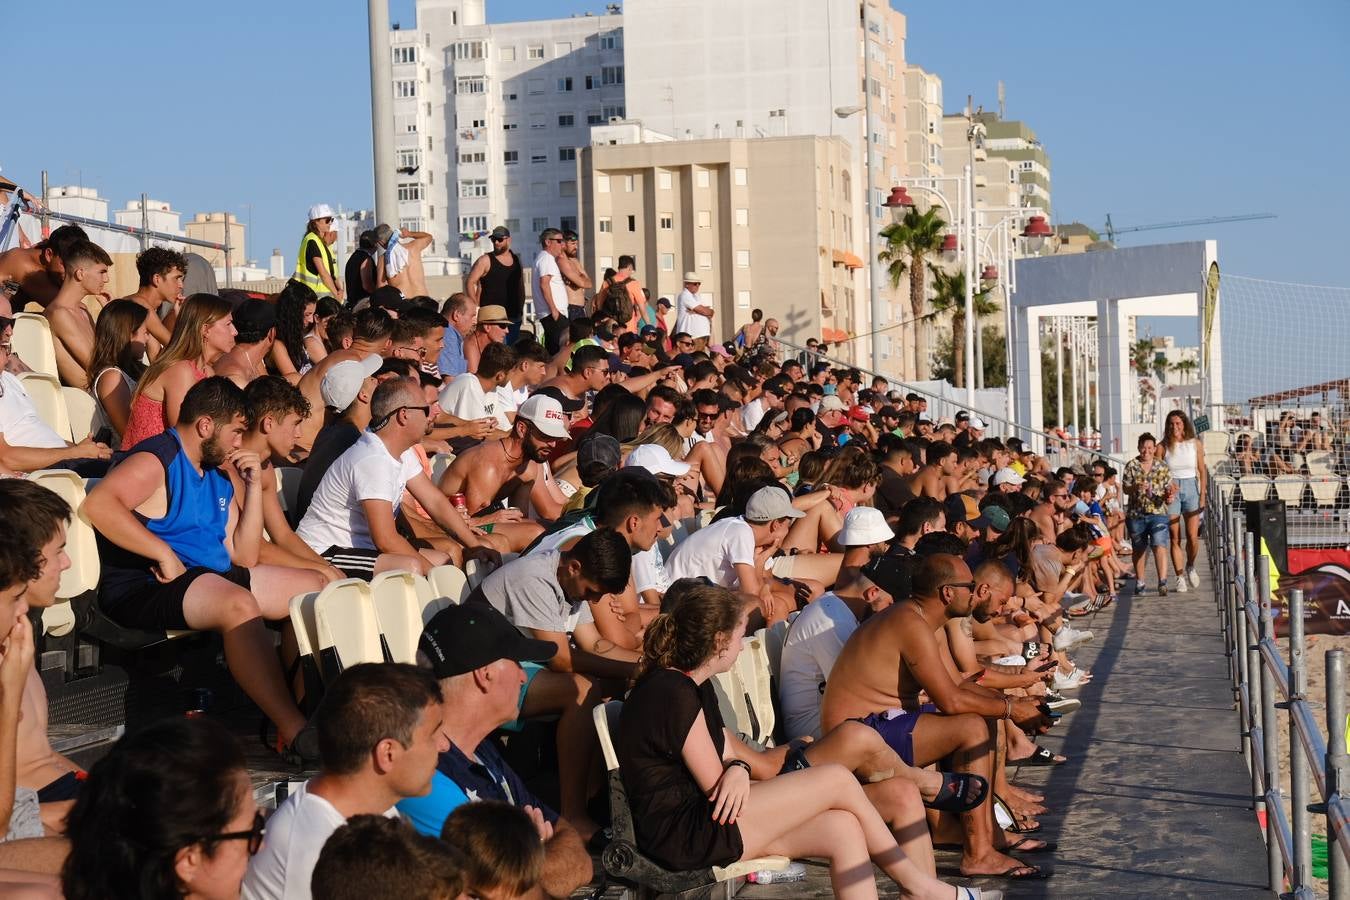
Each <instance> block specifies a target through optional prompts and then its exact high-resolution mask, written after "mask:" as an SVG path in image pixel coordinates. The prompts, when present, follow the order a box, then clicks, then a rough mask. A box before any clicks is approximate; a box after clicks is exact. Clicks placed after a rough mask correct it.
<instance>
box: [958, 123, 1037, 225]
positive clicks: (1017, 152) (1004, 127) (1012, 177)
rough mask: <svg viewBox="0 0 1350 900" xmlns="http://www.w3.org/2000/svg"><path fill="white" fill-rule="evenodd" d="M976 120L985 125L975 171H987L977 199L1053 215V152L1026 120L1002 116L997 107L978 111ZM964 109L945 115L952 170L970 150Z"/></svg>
mask: <svg viewBox="0 0 1350 900" xmlns="http://www.w3.org/2000/svg"><path fill="white" fill-rule="evenodd" d="M975 119H976V121H978V122H980V123H981V124H982V125H984V128H985V136H984V148H983V150H982V151H981V150H980V149H978V148H977V149H976V162H975V172H976V176H977V178H979V177H981V176H983V181H984V187H983V189H977V190H976V192H975V197H976V200H977V201H980V200H985V201H986V202H987V205H989V206H1037V207H1040V209H1041V210H1042V211H1043V212H1044V213H1045V214H1046V216H1049V215H1050V213H1051V209H1050V155H1049V154H1048V153H1046V152H1045V147H1044V146H1043V145H1042V144H1041V142H1040V140H1038V139H1037V137H1036V132H1034V131H1032V130H1031V128H1030V127H1029V126H1028V125H1027V124H1026V123H1025V122H1019V121H1017V120H1015V119H1002V118H1000V117H999V115H998V113H994V112H979V113H976V115H975ZM967 126H968V122H967V119H966V117H965V116H964V115H953V116H944V117H943V121H942V127H943V131H944V132H945V134H946V137H945V139H944V146H945V148H946V152H947V154H948V166H947V168H948V170H949V171H959V170H960V168H961V166H963V165H965V162H964V160H966V158H967V156H966V154H967V146H968V145H967V142H966V130H967Z"/></svg>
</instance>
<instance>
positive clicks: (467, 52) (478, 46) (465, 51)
mask: <svg viewBox="0 0 1350 900" xmlns="http://www.w3.org/2000/svg"><path fill="white" fill-rule="evenodd" d="M486 50H487V46H486V44H485V43H484V42H483V41H456V42H455V43H453V44H451V45H450V58H451V59H482V58H483V56H484V55H485V53H486Z"/></svg>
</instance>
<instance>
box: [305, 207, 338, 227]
mask: <svg viewBox="0 0 1350 900" xmlns="http://www.w3.org/2000/svg"><path fill="white" fill-rule="evenodd" d="M336 218H337V213H335V212H333V207H331V206H329V205H328V204H327V203H316V204H314V205H313V206H311V207H310V208H309V220H310V221H311V222H313V221H314V220H315V219H336Z"/></svg>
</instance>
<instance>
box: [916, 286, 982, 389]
mask: <svg viewBox="0 0 1350 900" xmlns="http://www.w3.org/2000/svg"><path fill="white" fill-rule="evenodd" d="M928 269H929V271H931V272H932V273H933V311H934V312H935V313H948V312H949V313H951V316H952V355H953V356H955V357H956V358H955V359H954V360H953V361H952V371H954V372H955V373H956V386H957V387H965V386H966V378H967V377H970V376H969V375H967V373H966V273H965V272H963V271H961V270H959V269H958V270H957V271H955V272H946V271H943V270H942V269H939V268H938V267H937V266H934V265H930V266H929V267H928ZM971 307H972V308H973V309H974V311H975V322H976V323H977V324H978V323H979V321H980V319H982V318H984V317H985V316H991V315H993V314H994V313H996V312H998V305H997V304H996V303H994V301H993V300H990V299H989V291H976V292H975V294H974V300H973V301H972V303H971ZM976 334H977V335H978V331H977V332H976ZM973 374H974V373H970V375H973Z"/></svg>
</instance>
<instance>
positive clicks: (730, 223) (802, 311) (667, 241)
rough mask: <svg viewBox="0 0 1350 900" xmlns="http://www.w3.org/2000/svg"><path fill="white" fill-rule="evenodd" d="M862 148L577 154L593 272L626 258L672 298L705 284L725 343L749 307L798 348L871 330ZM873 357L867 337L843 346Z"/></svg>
mask: <svg viewBox="0 0 1350 900" xmlns="http://www.w3.org/2000/svg"><path fill="white" fill-rule="evenodd" d="M854 158H855V154H854V151H853V149H852V147H851V146H850V145H849V143H848V142H847V141H845V140H844V139H843V138H840V137H815V136H810V135H801V136H795V137H777V138H772V137H771V138H754V139H748V138H722V139H711V140H686V141H663V142H657V143H624V144H602V145H596V146H591V147H585V148H582V149H581V150H580V151H578V154H577V170H578V171H577V182H578V185H579V191H578V195H579V200H580V226H581V242H582V248H583V252H584V253H585V256H586V263H587V265H588V267H589V269H590V271H592V272H595V273H597V276H598V274H599V273H601V272H603V271H604V270H605V269H606V268H607V267H610V266H613V265H615V264H616V263H617V261H618V258H619V256H620V255H624V254H631V255H633V256H634V257H636V259H637V272H636V275H637V278H638V280H639V281H641V282H642V284H643V285H644V286H646V287H648V288H649V289H650V290H651V291H652V293H653V295H655V296H667V297H671V298H674V297H675V295H676V294H678V293H679V292H680V290H681V289H682V287H683V279H684V273H685V272H686V271H689V270H693V271H695V272H697V273H698V274H699V276H700V277H701V278H702V279H703V281H702V291H701V293H702V295H703V298H704V300H705V301H706V302H707V303H708V304H709V305H711V306H713V307H714V309H716V310H717V315H716V317H715V318H714V319H713V338H714V340H729V339H730V338H731V337H732V336H733V335H734V334H735V332H736V329H737V328H739V327H740V326H741V325H742V324H744V323H745V322H748V321H749V320H750V311H751V310H752V309H762V310H763V311H764V315H765V317H766V318H769V317H772V318H776V319H778V320H779V322H780V323H781V324H782V331H781V334H782V335H783V337H785V338H787V339H788V340H790V341H793V342H794V343H798V344H800V343H804V342H805V340H806V339H807V338H809V337H824V338H826V339H828V340H831V341H837V340H840V339H841V338H842V335H840V334H838V333H839V332H847V333H850V334H852V333H859V332H866V331H867V330H868V327H867V323H866V322H865V321H862V322H860V321H858V319H857V315H858V309H859V303H858V299H859V295H860V294H861V295H863V303H862V306H861V308H862V309H863V310H865V309H866V302H865V300H866V298H865V294H866V282H865V280H864V275H863V273H862V267H863V265H864V263H863V257H864V255H865V252H866V242H865V237H864V235H863V234H862V231H861V229H860V228H858V227H857V226H856V225H855V219H854V210H855V208H856V207H855V204H856V203H857V199H858V197H857V192H858V191H860V190H861V189H862V184H861V183H860V182H859V180H858V177H857V175H858V173H857V171H856V169H855V168H854V163H853V160H854ZM844 347H845V348H846V350H845V352H846V353H847V354H848V356H849V358H851V359H852V360H853V361H855V362H857V363H860V364H865V363H866V362H869V361H870V360H868V359H867V356H868V355H869V354H870V344H869V342H868V341H866V340H861V341H851V342H849V343H847V344H845V345H844Z"/></svg>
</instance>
